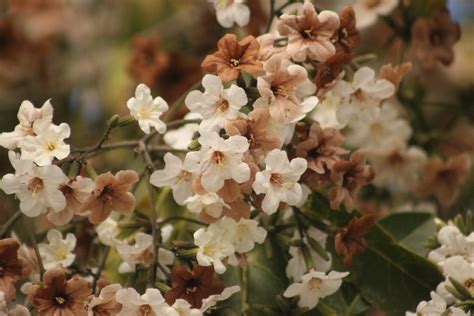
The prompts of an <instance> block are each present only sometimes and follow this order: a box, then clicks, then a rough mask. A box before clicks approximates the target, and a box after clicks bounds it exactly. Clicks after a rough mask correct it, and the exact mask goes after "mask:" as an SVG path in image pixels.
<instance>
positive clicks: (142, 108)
mask: <svg viewBox="0 0 474 316" xmlns="http://www.w3.org/2000/svg"><path fill="white" fill-rule="evenodd" d="M127 107H128V109H129V110H130V114H131V115H132V116H133V117H134V118H135V119H136V120H137V121H138V125H139V126H140V128H141V129H142V131H143V132H144V133H146V134H149V133H150V127H154V128H155V129H156V131H157V132H158V133H160V134H163V133H164V132H166V124H165V123H163V122H162V121H161V120H160V116H161V115H162V114H163V113H164V112H166V111H168V103H166V101H165V100H163V99H162V98H161V97H156V98H155V99H153V97H152V96H151V91H150V88H148V87H147V86H146V85H145V84H143V83H141V84H139V85H138V86H137V89H136V90H135V97H132V98H130V99H129V100H128V101H127Z"/></svg>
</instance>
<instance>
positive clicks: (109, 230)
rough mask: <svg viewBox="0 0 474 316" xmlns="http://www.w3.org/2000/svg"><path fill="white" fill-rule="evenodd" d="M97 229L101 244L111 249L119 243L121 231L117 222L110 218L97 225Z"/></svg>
mask: <svg viewBox="0 0 474 316" xmlns="http://www.w3.org/2000/svg"><path fill="white" fill-rule="evenodd" d="M95 229H96V231H97V236H98V237H99V240H100V242H101V243H103V244H104V245H107V246H111V247H113V246H115V244H116V243H117V239H116V238H117V236H118V234H119V233H120V229H119V228H118V223H117V221H116V220H114V219H112V218H111V217H110V216H109V217H107V218H106V219H105V220H104V221H103V222H102V223H100V224H99V225H97V227H96V228H95Z"/></svg>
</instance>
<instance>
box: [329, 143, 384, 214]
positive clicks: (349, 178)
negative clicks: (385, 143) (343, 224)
mask: <svg viewBox="0 0 474 316" xmlns="http://www.w3.org/2000/svg"><path fill="white" fill-rule="evenodd" d="M374 176H375V173H374V170H373V169H372V167H370V166H368V165H367V164H366V157H365V154H364V153H363V152H362V151H360V150H358V151H355V152H353V153H352V155H351V158H350V160H349V161H346V160H339V161H337V162H335V163H334V164H333V165H332V168H331V174H330V177H331V181H332V182H333V183H334V185H335V187H334V188H333V189H332V190H331V192H329V199H330V202H331V208H333V209H337V208H338V207H339V205H340V204H341V203H342V202H344V206H345V208H346V210H347V211H348V212H351V211H352V210H353V209H354V204H355V200H356V195H357V193H358V192H359V191H360V189H361V188H362V186H364V185H366V184H367V183H369V182H370V181H372V179H373V178H374Z"/></svg>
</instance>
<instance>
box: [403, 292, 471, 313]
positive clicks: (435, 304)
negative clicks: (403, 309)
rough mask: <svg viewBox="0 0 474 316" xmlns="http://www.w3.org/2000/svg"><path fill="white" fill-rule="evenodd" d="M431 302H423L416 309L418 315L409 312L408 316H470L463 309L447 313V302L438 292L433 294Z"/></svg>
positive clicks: (454, 308) (451, 309)
mask: <svg viewBox="0 0 474 316" xmlns="http://www.w3.org/2000/svg"><path fill="white" fill-rule="evenodd" d="M430 295H431V301H428V302H427V301H422V302H420V303H419V304H418V306H417V307H416V313H411V312H407V313H406V316H436V315H452V316H454V315H456V316H463V315H466V316H467V315H469V314H468V313H466V312H464V311H463V310H462V309H459V308H457V307H450V308H448V310H449V313H446V314H445V312H446V302H445V301H444V299H443V298H442V297H441V296H439V295H438V294H436V292H431V293H430Z"/></svg>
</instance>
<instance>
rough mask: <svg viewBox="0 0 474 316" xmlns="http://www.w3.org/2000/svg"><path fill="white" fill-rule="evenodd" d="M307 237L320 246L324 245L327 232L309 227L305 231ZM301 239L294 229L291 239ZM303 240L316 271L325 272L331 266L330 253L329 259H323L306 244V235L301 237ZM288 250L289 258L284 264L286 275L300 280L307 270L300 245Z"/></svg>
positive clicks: (294, 279)
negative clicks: (286, 263)
mask: <svg viewBox="0 0 474 316" xmlns="http://www.w3.org/2000/svg"><path fill="white" fill-rule="evenodd" d="M307 233H308V235H309V237H311V238H313V239H314V240H315V241H317V242H318V243H319V244H320V245H321V246H322V247H325V245H326V239H327V234H325V233H323V232H322V231H320V230H318V229H316V228H314V227H310V228H309V229H308V231H307ZM298 239H301V237H300V234H299V232H298V231H297V230H296V231H295V233H294V235H293V238H292V239H291V240H298ZM303 242H304V243H305V244H306V246H307V247H308V250H309V253H310V255H311V258H312V259H313V263H314V266H315V267H316V268H317V271H320V272H327V271H329V269H330V268H331V263H332V262H331V254H329V253H328V255H329V260H328V261H326V260H324V259H323V258H322V257H321V256H320V255H319V254H318V253H317V252H316V251H314V250H313V249H312V248H311V246H310V245H309V244H308V240H307V237H306V236H305V237H304V238H303ZM288 252H289V253H290V255H291V259H290V260H288V265H287V266H286V276H287V277H288V278H293V281H300V280H301V277H302V276H303V275H304V274H305V273H306V272H307V271H308V268H307V267H306V262H305V259H304V255H303V250H302V249H301V247H290V248H289V250H288Z"/></svg>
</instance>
